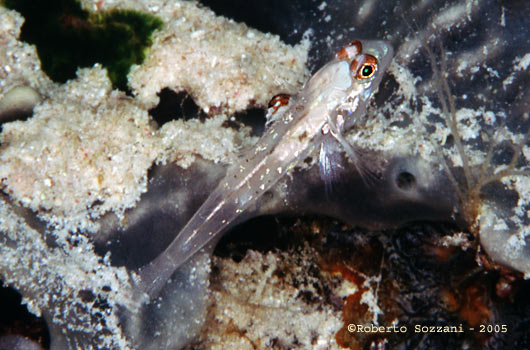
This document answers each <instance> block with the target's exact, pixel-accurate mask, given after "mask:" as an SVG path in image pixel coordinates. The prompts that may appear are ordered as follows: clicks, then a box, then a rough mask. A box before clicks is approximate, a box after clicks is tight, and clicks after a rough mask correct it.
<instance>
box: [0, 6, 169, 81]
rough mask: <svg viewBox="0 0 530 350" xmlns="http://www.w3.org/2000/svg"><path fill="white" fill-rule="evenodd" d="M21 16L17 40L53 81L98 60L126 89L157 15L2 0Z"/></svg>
mask: <svg viewBox="0 0 530 350" xmlns="http://www.w3.org/2000/svg"><path fill="white" fill-rule="evenodd" d="M2 5H3V6H5V7H7V8H10V9H13V10H16V11H18V12H20V13H21V14H22V16H24V18H25V19H26V21H25V23H24V25H23V27H22V33H21V40H23V41H25V42H28V43H30V44H34V45H36V47H37V52H38V54H39V58H40V60H41V64H42V69H43V70H44V71H45V72H46V74H48V75H49V76H50V78H52V79H53V80H54V81H57V82H65V81H66V80H68V79H71V78H74V77H75V73H76V70H77V68H78V67H91V66H92V65H94V63H101V64H102V65H103V66H104V67H105V68H106V69H107V71H108V74H109V78H110V80H111V81H112V84H113V86H114V87H115V88H118V89H121V90H126V89H127V74H128V73H129V69H130V67H131V65H132V64H140V63H141V62H142V61H143V59H144V58H145V50H146V48H147V47H148V46H149V45H151V43H152V40H151V35H152V33H153V31H154V30H156V29H159V28H161V27H162V24H163V23H162V21H161V20H160V19H158V18H157V17H154V16H152V15H149V14H145V13H140V12H137V11H132V10H112V11H108V12H101V13H90V12H88V11H85V10H83V9H82V8H81V6H80V4H79V3H78V2H77V1H75V0H51V1H34V0H4V1H2Z"/></svg>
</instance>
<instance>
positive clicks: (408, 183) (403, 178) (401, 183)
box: [396, 171, 416, 191]
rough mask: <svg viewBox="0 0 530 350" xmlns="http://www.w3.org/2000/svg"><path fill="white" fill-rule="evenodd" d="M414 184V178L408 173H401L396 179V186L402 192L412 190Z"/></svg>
mask: <svg viewBox="0 0 530 350" xmlns="http://www.w3.org/2000/svg"><path fill="white" fill-rule="evenodd" d="M415 184H416V178H415V177H414V175H412V174H411V173H409V172H406V171H403V172H401V173H399V174H398V176H397V177H396V186H397V187H399V188H400V189H402V190H404V191H408V190H410V189H412V187H413V186H414V185H415Z"/></svg>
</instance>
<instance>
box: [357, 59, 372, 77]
mask: <svg viewBox="0 0 530 350" xmlns="http://www.w3.org/2000/svg"><path fill="white" fill-rule="evenodd" d="M375 68H376V67H375V65H374V64H371V63H365V64H364V65H362V66H361V69H359V72H358V73H357V78H358V79H368V78H370V77H371V76H372V75H374V73H375Z"/></svg>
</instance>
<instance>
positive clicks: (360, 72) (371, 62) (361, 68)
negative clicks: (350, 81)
mask: <svg viewBox="0 0 530 350" xmlns="http://www.w3.org/2000/svg"><path fill="white" fill-rule="evenodd" d="M376 70H377V58H375V56H372V55H370V54H362V55H360V56H359V58H358V59H354V60H353V61H352V62H351V64H350V72H351V74H352V76H353V77H355V79H357V80H364V79H368V78H371V77H372V76H373V75H374V74H375V72H376Z"/></svg>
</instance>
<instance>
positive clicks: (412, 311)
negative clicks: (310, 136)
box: [0, 0, 530, 350]
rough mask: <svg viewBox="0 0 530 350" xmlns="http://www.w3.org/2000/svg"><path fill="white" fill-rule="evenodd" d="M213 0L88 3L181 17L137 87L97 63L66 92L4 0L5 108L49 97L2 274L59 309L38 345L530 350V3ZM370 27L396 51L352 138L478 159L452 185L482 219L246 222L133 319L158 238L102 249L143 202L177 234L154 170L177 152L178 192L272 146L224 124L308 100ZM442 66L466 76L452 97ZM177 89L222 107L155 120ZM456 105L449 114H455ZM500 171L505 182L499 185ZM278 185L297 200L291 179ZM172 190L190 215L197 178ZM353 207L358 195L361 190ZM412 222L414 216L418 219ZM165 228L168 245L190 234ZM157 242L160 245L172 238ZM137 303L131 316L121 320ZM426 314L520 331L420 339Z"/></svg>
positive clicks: (31, 298) (13, 215) (439, 166)
mask: <svg viewBox="0 0 530 350" xmlns="http://www.w3.org/2000/svg"><path fill="white" fill-rule="evenodd" d="M204 5H205V6H211V7H212V8H213V10H214V11H215V13H214V12H212V11H210V10H209V9H208V8H207V7H203V6H199V5H198V4H197V3H195V2H181V1H174V2H165V1H157V0H151V1H133V0H131V1H128V0H117V1H97V2H96V1H84V2H83V6H84V7H85V8H86V9H89V10H91V11H104V10H109V9H113V8H128V9H135V10H139V11H144V12H148V13H151V14H154V15H156V16H159V17H160V18H161V19H162V20H163V21H164V27H163V28H162V29H161V30H160V31H158V32H157V33H155V35H154V43H153V45H152V46H151V48H150V51H149V53H148V55H147V58H146V60H145V61H144V63H143V64H141V65H139V66H134V67H133V68H132V69H131V73H130V75H129V86H130V88H131V91H132V95H126V94H125V93H123V92H121V91H118V90H113V89H112V87H111V83H110V81H109V79H108V78H107V75H106V71H105V69H104V68H103V67H102V66H101V65H98V64H96V65H94V66H93V67H85V68H82V69H80V70H79V71H78V73H77V78H75V79H73V80H70V81H68V82H66V83H64V84H59V83H56V82H53V81H51V80H50V79H49V78H48V76H47V75H46V74H45V73H44V72H43V71H42V70H41V69H40V62H39V58H38V55H37V53H36V50H35V47H33V46H31V45H28V44H26V43H24V42H22V41H20V40H19V35H20V28H21V26H22V24H23V18H22V17H21V16H20V15H19V14H17V13H15V12H14V11H8V10H6V9H4V8H1V7H0V41H1V45H2V50H1V52H0V65H1V67H0V106H1V107H2V108H4V111H5V110H6V109H8V107H5V102H6V101H8V97H9V98H12V96H13V94H14V93H13V91H16V89H22V88H28V87H29V88H30V90H21V91H22V96H23V98H22V99H21V101H23V102H25V103H28V104H30V105H31V106H33V105H35V106H34V108H33V112H32V116H31V117H30V118H29V119H27V120H25V121H14V122H9V123H4V124H3V125H2V134H1V136H0V137H1V149H0V179H1V181H2V182H1V183H2V196H1V203H0V212H1V213H0V231H1V236H0V238H1V241H0V243H1V245H0V255H1V259H0V276H1V278H2V280H3V281H4V283H6V284H7V285H9V286H10V287H13V288H14V289H16V290H17V291H19V292H20V293H21V294H22V296H23V301H22V303H23V304H24V305H25V306H27V308H28V310H29V311H30V312H32V313H33V314H35V315H38V316H42V317H43V319H44V322H46V324H47V327H48V329H49V332H50V334H51V345H50V344H46V342H44V345H39V346H51V349H54V350H55V349H64V348H66V347H70V348H72V349H73V348H82V349H85V348H86V349H90V348H99V349H132V348H135V347H136V348H143V349H151V348H152V349H176V348H179V347H181V346H186V347H187V348H193V349H226V348H233V349H269V348H274V349H293V348H300V349H313V348H314V349H339V348H342V347H345V346H349V347H350V348H352V349H360V348H367V347H370V346H376V345H377V346H380V347H383V348H384V346H387V347H388V348H403V349H427V348H428V349H438V348H439V349H442V348H489V349H502V348H509V347H513V348H524V347H528V346H530V339H529V338H528V335H526V332H525V331H524V330H525V328H526V327H525V322H527V321H525V320H526V318H527V315H528V312H529V311H530V303H529V300H528V297H527V295H528V291H529V285H528V282H526V281H525V280H524V277H528V276H529V275H530V250H529V249H530V248H528V245H527V243H530V242H528V241H529V238H528V237H529V236H530V234H529V232H530V231H529V229H528V215H527V209H528V207H529V201H530V183H529V178H528V176H527V174H526V172H527V171H528V170H527V169H528V166H527V165H528V161H529V159H530V150H529V148H528V145H527V144H526V141H527V139H526V138H525V135H526V133H527V132H528V130H529V127H528V111H529V107H530V106H529V104H530V101H529V100H530V93H529V92H530V88H529V80H530V77H529V71H528V68H529V66H530V47H529V46H528V40H527V37H528V32H529V31H530V23H529V20H528V18H529V15H530V7H529V5H527V4H526V3H525V2H524V1H512V2H502V1H501V2H499V1H478V0H476V1H452V2H446V1H443V2H440V1H403V2H397V3H396V4H380V3H378V2H375V1H353V2H347V1H338V2H334V3H327V2H321V1H318V2H304V1H300V2H290V3H289V4H280V2H274V1H270V2H263V3H260V4H255V5H252V6H250V5H248V4H245V3H243V2H241V3H239V2H237V1H233V2H229V3H222V4H221V2H219V3H218V2H204ZM221 15H225V16H227V17H232V18H234V20H228V19H227V18H225V17H221ZM268 32H270V33H272V34H264V33H268ZM356 38H369V39H384V40H387V41H388V42H390V43H391V45H392V46H393V47H394V50H395V52H396V57H395V59H394V61H393V63H392V65H391V67H390V68H389V72H388V73H387V77H386V78H385V79H384V80H383V82H382V84H381V86H380V92H379V94H378V95H376V96H375V98H374V99H375V102H374V103H373V104H372V105H371V106H370V108H369V110H368V112H367V113H368V115H369V118H368V120H367V122H366V125H365V127H364V128H363V129H362V130H361V131H356V132H352V133H350V134H349V135H348V138H349V140H350V141H351V142H352V143H353V144H356V145H358V146H360V147H363V148H365V149H369V150H372V151H374V152H379V153H377V154H380V155H381V157H385V158H388V159H393V157H396V158H397V157H401V158H410V159H420V160H421V162H422V164H424V163H425V164H427V165H425V167H426V168H428V169H427V170H425V174H443V173H444V171H445V170H444V169H446V168H449V169H452V170H454V169H459V168H460V169H462V166H464V165H465V166H467V167H468V168H469V169H472V170H470V171H471V172H473V174H474V175H473V176H471V177H470V178H468V179H467V180H470V179H471V180H472V181H468V183H467V185H462V181H464V180H463V178H464V179H465V174H462V173H465V171H462V170H456V171H455V174H457V175H455V177H456V180H455V183H457V184H458V185H455V186H456V187H457V188H458V189H455V188H447V192H448V194H449V193H451V194H455V195H458V196H459V197H458V198H460V200H463V201H464V202H465V203H472V204H473V205H472V208H473V210H472V211H471V212H472V214H469V213H468V212H467V211H466V212H465V213H455V215H453V216H454V217H456V216H458V215H461V216H463V217H464V218H465V219H466V220H467V221H468V223H467V225H462V224H461V223H462V221H460V220H453V219H454V217H453V218H451V217H449V216H448V217H447V220H444V222H436V223H426V222H423V221H422V222H421V223H414V225H410V226H405V227H399V228H391V229H389V230H385V231H384V232H381V231H377V232H375V233H373V232H365V231H363V230H362V229H357V228H356V227H355V225H345V224H343V223H342V222H340V221H335V220H333V218H329V217H322V216H318V215H317V216H315V215H311V216H309V217H308V216H304V217H296V216H295V218H292V214H293V213H292V212H289V214H290V215H291V217H290V218H288V219H286V218H283V217H282V216H281V215H280V216H277V217H266V218H261V219H257V220H251V221H249V222H247V223H244V224H243V225H242V226H240V227H238V228H236V229H235V230H234V232H233V233H232V234H231V235H229V237H227V238H226V239H225V240H223V241H222V242H221V243H220V246H219V247H218V248H217V250H216V252H215V253H214V255H213V256H211V257H210V256H207V255H203V256H199V257H197V259H196V261H195V262H194V263H193V264H191V265H190V266H189V268H188V270H184V272H183V276H184V277H183V282H178V283H181V284H176V290H177V291H179V290H182V293H181V294H180V295H181V296H178V295H177V296H173V297H167V299H166V301H165V303H166V304H163V306H162V308H169V309H171V308H172V307H174V310H176V311H172V310H173V309H171V310H168V311H167V312H162V313H160V312H159V313H156V312H154V313H153V315H150V314H149V312H145V310H144V311H141V312H140V311H138V310H140V309H141V308H142V306H141V303H142V301H143V300H144V299H143V298H142V297H140V296H138V295H137V293H136V292H135V290H134V280H131V274H132V273H131V271H132V270H133V268H131V266H133V267H134V268H137V267H139V266H141V264H142V263H146V262H147V261H148V258H147V257H146V256H150V257H151V258H152V257H154V256H153V252H152V251H149V249H151V248H145V256H141V255H142V249H144V248H143V247H142V246H140V247H138V245H141V244H144V241H145V238H144V240H138V243H137V246H135V247H134V249H135V250H134V252H135V253H136V254H138V256H137V257H136V259H137V260H136V261H122V263H121V264H120V263H116V261H117V260H116V259H117V258H116V257H114V260H113V254H114V251H112V248H108V250H109V251H112V253H108V254H107V253H106V252H105V250H104V249H101V246H105V244H107V245H108V246H109V247H113V244H114V241H116V240H126V239H127V232H128V229H129V228H130V229H131V230H132V228H134V225H135V224H134V223H132V220H133V219H132V218H133V215H132V214H128V213H130V212H133V211H134V210H135V208H140V207H141V211H142V214H141V215H146V216H147V217H149V215H150V213H151V212H152V213H155V214H156V215H154V219H153V220H157V221H158V223H162V224H160V226H161V227H163V226H164V225H163V223H164V220H168V222H170V223H171V224H173V223H174V221H170V220H169V219H166V217H165V216H164V215H159V213H161V212H163V211H162V210H159V204H158V203H160V202H164V201H166V199H165V198H164V196H163V195H160V194H153V195H151V197H149V198H150V199H149V200H151V201H153V200H154V202H149V201H148V199H147V198H148V194H149V193H150V192H149V191H150V189H151V188H155V187H156V186H155V184H153V181H152V180H153V178H154V175H153V169H156V168H163V167H164V166H173V165H176V167H175V169H185V170H175V171H173V172H171V171H169V172H168V174H169V176H171V174H174V175H173V176H179V177H181V178H180V179H178V181H180V182H179V183H180V184H189V183H198V185H197V186H198V187H201V182H204V186H202V187H208V186H210V187H211V186H212V182H215V181H216V180H215V177H216V176H217V175H216V174H218V173H219V172H221V173H222V171H223V166H224V165H226V164H231V163H233V162H234V161H235V159H237V156H238V154H239V153H240V150H241V149H243V148H246V147H251V145H253V144H254V143H255V142H256V140H257V137H256V136H255V135H254V134H253V132H252V130H251V127H249V126H247V125H244V124H239V127H237V128H233V127H226V125H227V121H230V122H231V123H235V124H237V123H240V122H239V121H238V120H241V115H240V114H237V116H238V118H235V116H236V113H244V112H245V111H246V110H247V109H249V108H253V109H256V108H258V109H259V108H261V109H262V110H263V109H264V108H265V107H266V105H267V103H268V100H269V99H270V98H271V97H272V96H274V95H275V94H277V93H296V91H297V90H298V89H300V87H301V86H302V85H303V83H304V82H305V80H306V79H307V78H308V77H309V75H310V73H312V72H314V71H315V70H316V69H318V67H320V66H321V65H322V64H324V63H325V62H327V61H328V60H330V59H331V58H332V56H333V54H334V52H335V51H336V50H337V49H338V48H340V47H341V45H343V44H345V43H347V42H349V41H351V40H352V39H356ZM427 47H428V48H429V50H430V51H429V50H427V49H426V48H427ZM433 62H434V64H433ZM433 66H434V67H437V69H438V70H441V71H442V76H443V79H445V81H447V82H449V89H450V91H449V92H450V94H447V90H444V87H443V85H442V84H443V79H442V80H437V78H436V73H433V72H436V69H433V68H432V67H433ZM164 88H168V89H171V90H174V91H177V92H182V91H185V92H186V93H187V94H189V96H190V97H191V99H193V101H194V103H195V104H196V105H197V106H198V109H201V110H202V111H203V115H205V114H208V118H206V119H205V120H202V121H201V120H200V119H199V118H193V116H191V118H190V116H186V118H179V117H180V116H178V115H176V116H175V118H174V120H171V121H169V122H166V123H164V124H162V125H159V124H158V123H157V122H156V121H155V120H154V119H153V116H152V114H150V113H149V111H150V110H152V109H153V108H155V107H156V106H157V104H158V103H159V102H160V99H159V97H158V95H157V94H158V93H159V92H160V91H161V90H162V89H164ZM14 89H15V90H14ZM19 91H20V90H19ZM439 91H443V92H442V93H441V95H440V93H439ZM443 99H445V100H446V102H445V105H447V107H444V103H442V102H440V100H443ZM2 103H4V104H2ZM16 103H18V102H15V105H16ZM451 106H454V111H451V110H449V111H448V109H451V108H453V107H451ZM9 108H11V107H9ZM20 108H22V107H20ZM1 112H2V111H1V110H0V113H1ZM448 112H449V113H450V114H451V115H452V116H453V117H454V119H455V120H456V123H457V126H458V128H459V130H458V131H459V136H460V139H461V144H462V149H459V148H458V142H455V135H453V134H454V130H451V128H450V122H448V120H449V119H448V118H450V116H449V115H448ZM170 119H171V118H170ZM231 123H228V124H229V125H230V124H231ZM258 123H259V122H258ZM490 145H491V147H490ZM462 150H463V151H464V153H465V154H466V156H465V157H463V156H462ZM514 154H517V159H516V161H513V163H514V164H511V162H512V160H513V159H515V158H514ZM197 164H198V165H197ZM444 164H446V168H444ZM483 164H486V166H483ZM197 169H199V170H197ZM506 169H508V170H509V171H506ZM502 171H506V176H504V177H502V178H500V181H495V182H494V183H493V184H488V186H482V183H481V181H483V180H484V179H487V178H489V177H494V176H495V174H499V173H501V172H502ZM208 173H210V174H211V176H210V177H208V175H204V174H208ZM175 174H176V175H175ZM197 174H201V176H203V177H197ZM164 176H167V175H162V177H161V178H162V179H163V180H164V181H166V180H167V179H166V178H165V177H164ZM157 181H158V180H157ZM160 181H162V180H160ZM167 181H169V180H167ZM286 181H287V180H286ZM426 181H427V180H426ZM427 182H428V181H427ZM281 185H282V186H287V187H286V188H287V189H286V190H285V191H286V192H289V182H288V181H287V182H282V184H281ZM482 187H484V188H485V189H482ZM475 189H479V190H480V191H478V192H474V190H475ZM168 191H169V190H168ZM280 191H281V190H280ZM146 193H147V194H146ZM151 193H152V192H151ZM175 193H176V194H175V197H171V198H172V199H171V200H169V199H168V200H167V201H166V202H168V203H169V204H168V205H169V206H172V208H173V210H174V211H175V212H176V214H175V213H173V214H168V217H171V216H173V217H175V216H176V217H179V215H181V216H182V217H186V216H187V217H189V215H191V214H190V213H185V214H179V213H180V212H179V210H182V212H184V211H185V210H184V209H183V208H187V207H186V205H187V204H186V203H188V202H193V200H194V192H191V193H189V192H186V191H183V192H178V191H175ZM477 193H478V194H477ZM390 194H392V192H389V195H390ZM142 195H143V196H142ZM197 196H198V194H197ZM168 197H169V196H168ZM201 198H203V197H201ZM391 199H392V198H391V197H390V196H389V199H388V200H389V201H390V200H391ZM142 201H143V202H142ZM351 201H361V202H362V201H363V199H362V198H357V197H356V196H355V193H352V194H351ZM140 203H144V204H143V205H140ZM145 203H147V204H145ZM151 203H155V204H151ZM160 205H161V204H160ZM463 206H464V207H465V204H464V205H463ZM455 208H457V209H455V210H456V211H458V210H461V209H462V205H461V204H458V203H455ZM137 210H140V209H137ZM280 214H282V213H280ZM295 214H296V213H295ZM313 214H315V213H313ZM316 214H318V213H316ZM457 214H458V215H457ZM409 215H410V218H409V221H415V219H417V216H415V214H414V213H412V214H409ZM466 215H467V216H466ZM109 217H112V219H108V218H109ZM109 220H110V222H111V224H108V221H109ZM112 220H114V221H112ZM171 220H173V219H171ZM180 220H182V219H180ZM452 220H453V221H452ZM177 221H178V220H177ZM381 221H382V222H384V221H385V218H384V217H382V218H381ZM116 222H117V224H116ZM180 224H183V223H180ZM106 225H110V226H112V225H114V226H112V227H111V228H109V227H110V226H106ZM120 225H121V226H120ZM117 226H120V227H122V228H121V229H119V230H117V229H116V227H117ZM156 227H159V226H156ZM120 230H121V231H120ZM165 230H167V231H168V232H167V234H165V236H166V237H173V236H174V235H175V234H176V233H177V232H178V230H176V229H175V228H174V227H170V228H167V227H165ZM175 231H177V232H175ZM117 232H121V233H119V236H118V233H117ZM123 232H125V233H123ZM158 234H159V236H156V239H159V237H161V236H164V232H162V233H160V232H159V233H158ZM252 237H255V238H252ZM102 242H103V243H102ZM107 242H108V243H107ZM167 242H168V241H167V238H166V244H167ZM479 243H480V245H479ZM160 244H161V245H163V244H164V243H160ZM116 245H119V244H116ZM124 246H127V247H129V246H134V242H133V243H126V244H125V243H124ZM95 247H96V248H95ZM153 249H154V250H155V251H156V249H158V251H160V249H161V248H160V247H158V248H156V249H155V248H153ZM114 255H116V254H114ZM133 260H134V259H133ZM194 264H195V265H194ZM497 264H498V265H497ZM132 275H133V274H132ZM132 278H134V277H132ZM179 288H180V289H179ZM177 294H178V293H177ZM123 309H125V310H127V311H126V312H123V311H122V310H123ZM123 315H126V316H125V317H129V318H130V319H131V320H132V321H129V322H124V321H123V317H124V316H123ZM127 315H129V316H127ZM130 315H132V316H130ZM350 322H351V323H357V322H359V323H362V324H380V325H385V326H390V325H392V324H400V325H407V326H408V327H409V331H408V332H407V333H406V334H381V333H380V334H368V335H367V334H359V333H355V332H354V333H349V332H347V328H345V326H346V325H347V324H348V323H350ZM124 323H127V324H128V326H127V327H123V324H124ZM417 324H419V325H439V326H447V325H459V324H463V325H464V327H468V328H469V327H474V328H477V329H480V327H481V325H493V326H495V325H498V326H502V325H506V326H507V332H502V327H501V328H499V329H498V331H497V332H495V331H493V332H489V333H488V332H486V333H480V332H477V331H469V330H468V331H466V332H464V333H451V334H449V335H447V334H441V333H428V332H427V333H425V332H419V333H414V332H413V331H412V329H413V327H414V325H417ZM151 326H152V327H151ZM157 327H158V328H159V329H155V330H153V329H151V328H157ZM131 334H133V336H132V338H134V339H133V340H132V341H131ZM0 344H1V343H0Z"/></svg>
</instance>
